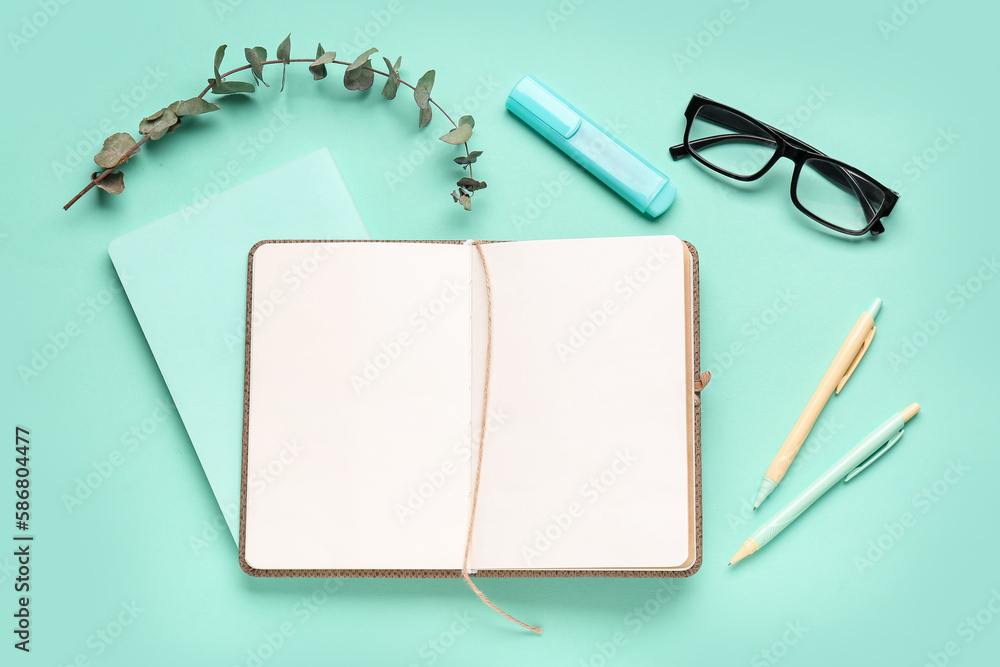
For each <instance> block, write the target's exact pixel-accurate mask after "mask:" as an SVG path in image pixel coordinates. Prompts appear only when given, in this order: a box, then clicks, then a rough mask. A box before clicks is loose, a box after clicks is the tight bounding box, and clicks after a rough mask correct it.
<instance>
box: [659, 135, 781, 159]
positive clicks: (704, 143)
mask: <svg viewBox="0 0 1000 667" xmlns="http://www.w3.org/2000/svg"><path fill="white" fill-rule="evenodd" d="M729 141H740V142H745V143H748V144H769V145H772V146H773V145H774V141H773V140H772V139H770V138H768V137H758V136H757V135H754V134H717V135H715V136H713V137H702V138H701V139H695V140H693V141H688V144H690V146H691V148H692V149H693V150H696V151H697V150H699V149H702V148H708V147H709V146H714V145H715V144H721V143H726V142H729ZM689 154H690V151H689V150H688V147H687V145H685V144H677V145H676V146H671V147H670V157H672V158H673V159H675V160H679V159H681V158H682V157H685V156H687V155H689Z"/></svg>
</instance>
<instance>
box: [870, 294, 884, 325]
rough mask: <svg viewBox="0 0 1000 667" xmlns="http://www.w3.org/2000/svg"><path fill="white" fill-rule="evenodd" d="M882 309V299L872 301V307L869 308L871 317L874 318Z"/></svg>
mask: <svg viewBox="0 0 1000 667" xmlns="http://www.w3.org/2000/svg"><path fill="white" fill-rule="evenodd" d="M880 310H882V299H875V300H874V301H873V302H872V305H871V307H870V308H868V314H869V315H871V318H872V319H873V320H874V319H875V317H876V316H877V315H878V311H880Z"/></svg>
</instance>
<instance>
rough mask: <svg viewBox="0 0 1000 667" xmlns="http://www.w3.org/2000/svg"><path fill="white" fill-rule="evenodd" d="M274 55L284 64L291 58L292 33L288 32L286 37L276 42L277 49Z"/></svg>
mask: <svg viewBox="0 0 1000 667" xmlns="http://www.w3.org/2000/svg"><path fill="white" fill-rule="evenodd" d="M275 57H276V58H277V59H278V60H280V61H281V62H283V63H285V64H286V65H287V64H288V63H289V62H290V61H291V59H292V33H288V37H285V38H284V39H283V40H281V44H278V51H277V53H276V54H275Z"/></svg>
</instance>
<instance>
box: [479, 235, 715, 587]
mask: <svg viewBox="0 0 1000 667" xmlns="http://www.w3.org/2000/svg"><path fill="white" fill-rule="evenodd" d="M483 249H484V252H485V254H486V259H487V262H488V265H489V271H490V278H491V284H492V294H493V360H492V367H491V379H490V391H489V404H490V412H491V413H493V414H494V415H496V416H497V418H496V419H495V420H494V421H495V424H494V428H492V429H488V432H487V437H486V442H485V454H484V457H483V472H482V482H481V488H480V492H479V507H478V511H477V516H476V526H475V534H474V538H473V550H472V559H471V566H473V567H475V568H477V569H527V568H540V569H642V568H682V567H686V566H687V565H688V564H689V563H690V561H691V560H693V558H694V555H695V554H694V538H693V530H694V527H693V517H692V513H693V508H692V501H691V499H690V493H691V491H692V486H691V483H690V481H689V479H690V474H691V471H692V470H693V467H692V466H693V442H692V439H691V434H690V432H689V430H688V427H689V425H690V424H691V423H693V421H692V420H693V416H692V414H691V407H690V402H689V400H688V399H689V394H688V377H687V373H688V371H687V368H688V362H689V360H690V358H691V353H690V350H689V349H688V345H687V338H688V336H689V331H688V329H689V326H690V324H689V323H690V317H688V316H686V315H685V312H686V311H685V302H686V300H688V299H689V298H690V287H689V286H688V285H686V279H688V280H689V279H690V273H689V272H690V268H689V267H688V266H687V265H685V260H684V258H685V256H686V255H687V254H688V250H687V248H686V247H685V246H684V244H683V242H682V241H680V240H679V239H677V238H676V237H672V236H657V237H635V238H621V239H579V240H560V241H529V242H518V243H497V244H489V245H484V246H483ZM478 259H479V258H478V256H476V258H475V261H474V263H473V264H474V265H473V292H474V294H475V295H476V298H475V299H474V302H473V329H474V334H475V336H474V344H473V350H472V358H473V383H472V384H473V388H474V389H473V393H474V396H473V409H474V410H475V413H474V422H475V424H477V425H478V423H479V416H480V415H481V406H482V395H481V392H482V387H483V369H484V364H483V359H484V357H485V344H486V335H485V323H486V310H485V306H486V304H485V299H483V298H479V295H481V294H483V293H484V291H483V290H484V284H483V276H482V267H481V265H480V264H479V262H478ZM472 464H473V465H474V462H472Z"/></svg>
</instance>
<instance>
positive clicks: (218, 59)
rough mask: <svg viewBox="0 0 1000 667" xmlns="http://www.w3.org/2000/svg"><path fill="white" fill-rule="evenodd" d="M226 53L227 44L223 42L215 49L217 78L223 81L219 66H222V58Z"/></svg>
mask: <svg viewBox="0 0 1000 667" xmlns="http://www.w3.org/2000/svg"><path fill="white" fill-rule="evenodd" d="M225 55H226V45H225V44H223V45H222V46H220V47H219V48H217V49H216V50H215V80H216V81H217V82H218V81H221V80H222V75H221V74H219V67H221V66H222V58H223V57H224V56H225Z"/></svg>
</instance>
